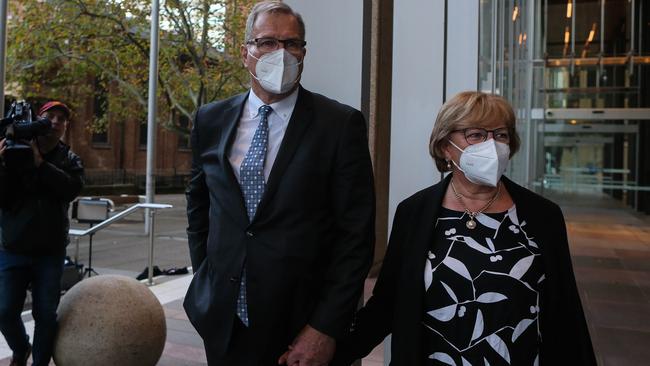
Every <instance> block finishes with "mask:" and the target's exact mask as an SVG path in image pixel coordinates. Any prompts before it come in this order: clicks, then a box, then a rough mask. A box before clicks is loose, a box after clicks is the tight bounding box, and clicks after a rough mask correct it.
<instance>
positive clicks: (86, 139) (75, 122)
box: [65, 100, 191, 176]
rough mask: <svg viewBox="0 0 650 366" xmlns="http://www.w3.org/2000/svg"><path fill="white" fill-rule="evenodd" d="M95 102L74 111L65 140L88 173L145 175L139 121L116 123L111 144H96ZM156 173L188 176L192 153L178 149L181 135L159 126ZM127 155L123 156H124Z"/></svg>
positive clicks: (110, 134) (112, 124) (110, 133)
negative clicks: (92, 126)
mask: <svg viewBox="0 0 650 366" xmlns="http://www.w3.org/2000/svg"><path fill="white" fill-rule="evenodd" d="M93 113H94V111H93V103H92V100H89V101H88V102H86V103H85V104H84V105H83V106H82V107H81V108H78V109H77V110H75V111H74V115H73V117H72V121H71V123H70V126H69V128H68V132H67V134H66V137H65V140H66V143H68V144H70V146H71V147H72V149H73V151H75V152H76V153H77V154H78V155H79V156H80V157H81V158H82V159H83V162H84V166H85V168H86V170H87V171H88V172H89V173H90V174H92V173H93V172H98V171H104V172H112V171H115V170H125V171H126V172H127V173H129V174H137V175H143V174H144V173H145V169H146V160H147V156H146V154H147V151H146V146H141V145H140V126H139V123H138V122H137V121H127V122H125V123H123V124H120V123H117V122H116V121H112V122H111V123H110V125H109V127H108V131H107V132H108V143H107V144H96V143H93V142H92V132H91V131H90V130H89V129H88V124H89V123H90V121H91V120H92V118H93ZM156 136H157V137H156V139H157V141H156V170H157V172H158V174H159V175H161V176H171V175H175V174H188V173H189V171H190V167H191V151H190V150H189V149H184V148H179V147H178V135H177V134H176V133H174V132H172V131H169V130H166V129H164V128H162V127H161V126H158V127H157V133H156ZM122 154H123V157H121V155H122Z"/></svg>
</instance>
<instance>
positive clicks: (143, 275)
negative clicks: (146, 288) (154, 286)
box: [135, 266, 162, 281]
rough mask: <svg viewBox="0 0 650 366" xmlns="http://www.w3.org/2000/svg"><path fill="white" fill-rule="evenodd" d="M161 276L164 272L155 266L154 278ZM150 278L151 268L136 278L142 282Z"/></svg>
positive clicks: (147, 268)
mask: <svg viewBox="0 0 650 366" xmlns="http://www.w3.org/2000/svg"><path fill="white" fill-rule="evenodd" d="M161 274H162V271H161V270H160V268H158V266H153V275H154V277H156V276H160V275H161ZM148 277H149V267H146V268H145V269H144V270H143V271H142V273H140V274H139V275H138V277H136V278H135V279H136V280H138V281H140V280H144V279H145V278H148Z"/></svg>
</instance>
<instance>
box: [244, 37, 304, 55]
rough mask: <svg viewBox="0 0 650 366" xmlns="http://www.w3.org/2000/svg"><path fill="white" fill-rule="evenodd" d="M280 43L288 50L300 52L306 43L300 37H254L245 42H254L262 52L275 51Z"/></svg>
mask: <svg viewBox="0 0 650 366" xmlns="http://www.w3.org/2000/svg"><path fill="white" fill-rule="evenodd" d="M280 43H282V45H283V46H284V49H285V50H287V51H289V52H300V51H302V49H303V48H304V47H305V45H306V44H307V42H305V41H303V40H302V39H277V38H271V37H264V38H255V39H251V40H248V41H247V42H246V44H254V45H255V47H257V49H258V50H260V51H262V52H272V51H275V50H277V49H278V48H280Z"/></svg>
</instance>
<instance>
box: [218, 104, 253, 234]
mask: <svg viewBox="0 0 650 366" xmlns="http://www.w3.org/2000/svg"><path fill="white" fill-rule="evenodd" d="M247 98H248V93H244V94H241V95H240V96H239V97H238V98H237V99H235V100H234V101H233V102H232V104H231V105H230V107H229V108H228V109H226V110H225V111H224V112H223V115H222V118H223V120H224V121H225V125H224V129H223V134H222V135H221V139H220V140H219V142H218V144H219V147H218V151H217V153H218V156H219V161H221V166H222V167H223V172H222V174H219V179H220V180H221V186H222V187H224V189H223V190H216V192H217V194H218V196H219V198H220V200H219V201H220V202H221V203H222V204H223V205H224V207H225V211H226V212H228V213H229V214H230V215H232V216H233V218H234V219H235V220H236V221H237V222H241V223H242V224H243V225H244V226H246V225H247V224H248V215H247V214H246V207H245V205H244V198H243V196H242V192H241V187H240V186H239V182H237V178H236V177H235V174H234V172H233V168H232V166H231V165H230V160H228V153H229V152H230V148H231V146H232V144H233V141H234V140H235V136H236V134H237V126H238V125H239V119H240V118H241V114H242V110H243V108H244V104H245V102H246V99H247Z"/></svg>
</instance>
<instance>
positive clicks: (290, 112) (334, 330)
mask: <svg viewBox="0 0 650 366" xmlns="http://www.w3.org/2000/svg"><path fill="white" fill-rule="evenodd" d="M304 39H305V27H304V23H303V21H302V18H301V17H300V15H298V14H297V13H295V12H294V11H293V10H292V9H291V8H290V7H289V6H287V5H286V4H284V3H282V2H279V1H267V2H262V3H258V4H257V5H255V7H254V8H253V9H252V11H251V14H250V15H249V17H248V22H247V27H246V38H245V44H244V45H243V46H242V48H241V56H242V60H243V63H244V66H245V67H246V68H247V69H248V71H249V72H250V74H251V84H252V85H251V90H250V91H248V92H246V93H244V94H240V95H237V96H234V97H232V98H229V99H226V100H223V101H220V102H216V103H211V104H208V105H205V106H202V107H201V108H199V110H198V111H197V112H196V116H195V120H194V125H193V130H192V140H191V141H192V149H193V164H192V179H191V181H190V184H189V187H188V190H187V201H188V203H187V205H188V206H187V213H188V221H189V226H188V229H187V232H188V239H189V246H190V256H191V260H192V266H193V268H194V271H195V275H194V278H193V280H192V283H191V285H190V288H189V290H188V293H187V296H186V297H185V303H184V306H185V310H186V312H187V314H188V316H189V319H190V321H191V322H192V324H193V325H194V327H195V328H196V329H197V331H198V332H199V334H200V335H201V337H202V338H203V340H204V343H205V349H206V353H207V358H208V364H209V365H273V364H277V363H278V362H280V363H287V364H289V365H297V364H299V365H326V364H327V363H328V362H329V360H330V359H331V357H332V354H333V352H334V349H335V343H336V341H335V340H336V338H337V337H339V336H340V335H342V334H343V333H344V332H345V331H346V330H347V328H348V327H349V324H350V322H351V318H352V313H353V311H354V309H355V306H356V304H357V301H358V299H359V297H360V295H361V293H362V288H363V281H364V279H365V277H366V275H367V272H368V270H369V268H370V264H371V258H372V249H373V242H374V209H375V197H374V188H373V177H372V166H371V161H370V155H369V152H368V142H367V135H366V126H365V121H364V118H363V116H362V114H361V113H360V112H359V111H357V110H355V109H353V108H351V107H349V106H346V105H343V104H340V103H338V102H336V101H334V100H331V99H328V98H326V97H324V96H322V95H318V94H315V93H311V92H309V91H307V90H305V89H304V88H302V87H301V86H300V85H299V80H300V74H301V72H302V67H303V63H302V61H303V60H304V57H305V54H306V50H305V44H306V42H305V41H304ZM285 351H286V353H285ZM280 357H281V359H280V360H279V358H280Z"/></svg>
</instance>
